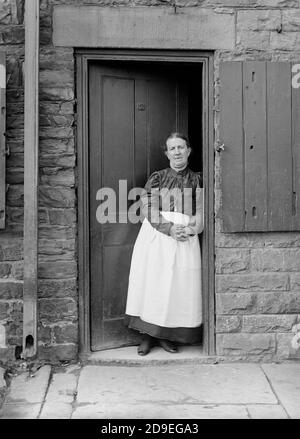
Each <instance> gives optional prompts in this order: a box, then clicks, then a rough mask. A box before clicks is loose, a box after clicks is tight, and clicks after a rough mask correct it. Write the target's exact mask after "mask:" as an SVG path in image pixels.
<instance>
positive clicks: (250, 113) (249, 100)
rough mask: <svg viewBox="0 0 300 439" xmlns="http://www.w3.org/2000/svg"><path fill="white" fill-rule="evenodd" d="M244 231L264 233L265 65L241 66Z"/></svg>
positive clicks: (265, 217)
mask: <svg viewBox="0 0 300 439" xmlns="http://www.w3.org/2000/svg"><path fill="white" fill-rule="evenodd" d="M243 102H244V132H245V137H244V141H245V144H244V148H245V213H246V219H245V230H246V231H248V230H250V231H254V230H259V231H262V230H267V229H268V218H267V139H266V65H265V63H262V62H259V61H258V62H255V61H253V62H246V63H243Z"/></svg>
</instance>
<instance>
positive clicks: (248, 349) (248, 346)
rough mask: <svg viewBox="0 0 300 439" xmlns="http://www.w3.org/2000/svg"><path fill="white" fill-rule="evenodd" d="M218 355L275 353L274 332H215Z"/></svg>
mask: <svg viewBox="0 0 300 439" xmlns="http://www.w3.org/2000/svg"><path fill="white" fill-rule="evenodd" d="M216 337H217V338H216V341H217V343H216V345H217V353H218V354H219V355H243V354H246V355H261V354H273V353H275V334H242V333H236V334H217V336H216Z"/></svg>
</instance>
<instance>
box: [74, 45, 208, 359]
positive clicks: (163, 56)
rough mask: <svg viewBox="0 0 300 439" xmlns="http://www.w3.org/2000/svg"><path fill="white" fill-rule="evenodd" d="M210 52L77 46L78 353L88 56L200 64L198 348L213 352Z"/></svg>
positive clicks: (85, 245)
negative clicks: (200, 305)
mask: <svg viewBox="0 0 300 439" xmlns="http://www.w3.org/2000/svg"><path fill="white" fill-rule="evenodd" d="M213 57H214V53H213V52H208V51H196V50H140V49H139V50H132V49H130V50H129V49H128V50H127V49H125V50H123V49H121V50H120V49H78V50H76V51H75V60H76V102H77V170H78V182H77V197H78V241H77V251H78V290H79V291H78V294H79V296H78V297H79V354H80V355H81V356H86V355H90V354H91V353H92V351H91V337H90V328H91V325H90V299H91V297H90V260H89V259H90V257H89V254H90V248H89V167H88V164H89V148H88V145H89V132H88V86H89V84H88V63H89V62H90V61H96V60H99V61H105V60H107V61H124V62H126V61H140V62H145V61H148V62H149V61H153V62H154V61H155V62H164V63H166V62H178V63H182V62H185V63H198V64H199V63H201V64H202V70H203V75H202V90H203V95H202V126H203V143H202V144H203V157H202V158H203V183H204V187H205V223H204V224H205V225H204V231H203V237H202V255H203V254H205V255H206V257H204V258H203V259H202V272H203V273H204V276H203V277H202V287H203V291H207V293H206V294H204V295H203V317H204V320H203V322H204V328H203V329H204V331H203V335H204V337H203V354H204V355H215V285H214V284H215V267H214V265H215V258H214V253H215V249H214V218H215V215H214V125H213V103H214V100H213V99H214V98H213V89H214V86H213V84H214V70H213Z"/></svg>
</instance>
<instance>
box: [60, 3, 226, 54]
mask: <svg viewBox="0 0 300 439" xmlns="http://www.w3.org/2000/svg"><path fill="white" fill-rule="evenodd" d="M234 35H235V24H234V15H233V14H230V13H226V12H225V13H218V12H215V11H214V10H212V9H202V8H201V9H199V8H187V9H182V10H177V12H176V13H175V12H174V9H173V8H170V7H168V8H167V7H157V8H145V7H135V8H128V7H120V8H103V7H99V6H55V7H54V12H53V44H54V46H65V47H90V48H96V47H99V48H101V47H110V48H140V49H142V48H145V49H146V48H153V49H198V50H213V49H225V50H226V49H228V50H230V49H233V48H234V43H235V41H234Z"/></svg>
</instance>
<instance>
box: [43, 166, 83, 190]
mask: <svg viewBox="0 0 300 439" xmlns="http://www.w3.org/2000/svg"><path fill="white" fill-rule="evenodd" d="M40 180H41V184H42V185H45V186H55V187H58V186H62V187H69V188H72V187H74V186H75V173H74V169H60V168H43V170H42V171H41V175H40Z"/></svg>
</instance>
